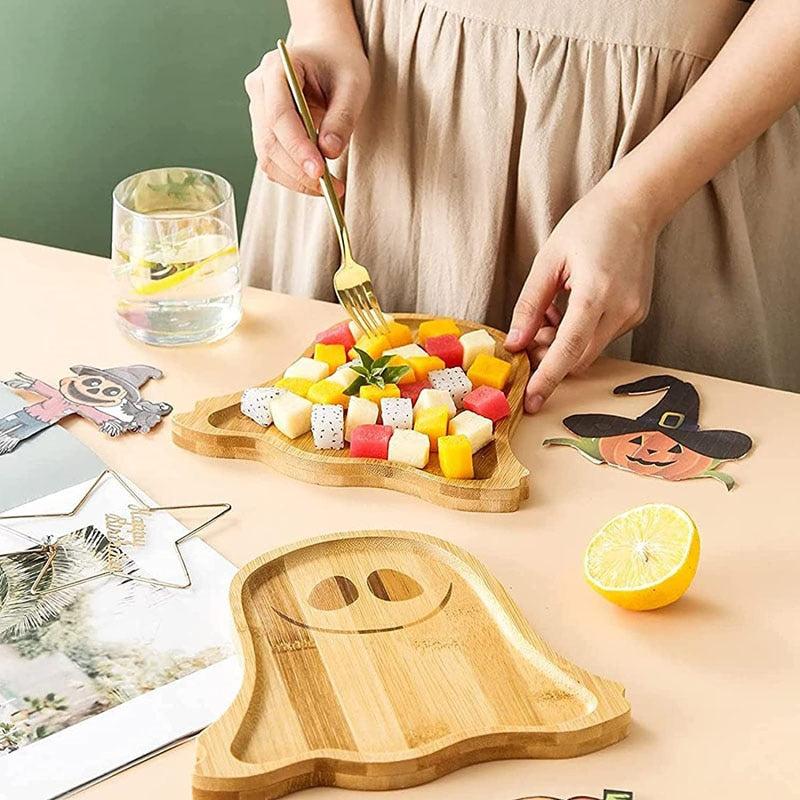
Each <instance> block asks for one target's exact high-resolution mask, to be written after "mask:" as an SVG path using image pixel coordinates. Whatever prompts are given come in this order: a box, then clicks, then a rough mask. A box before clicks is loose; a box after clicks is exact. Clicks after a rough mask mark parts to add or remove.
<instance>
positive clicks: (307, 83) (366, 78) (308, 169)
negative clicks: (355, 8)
mask: <svg viewBox="0 0 800 800" xmlns="http://www.w3.org/2000/svg"><path fill="white" fill-rule="evenodd" d="M289 52H290V54H291V57H292V63H293V64H294V68H295V71H296V72H297V78H298V80H299V82H300V85H301V86H302V87H303V93H304V94H305V96H306V100H307V101H308V106H309V110H310V111H311V116H312V117H313V118H314V124H315V125H316V127H317V130H318V131H319V137H318V139H319V149H317V148H316V147H315V146H314V145H313V144H312V142H311V140H310V139H309V138H308V135H307V134H306V130H305V128H304V127H303V121H302V120H301V119H300V116H299V115H298V113H297V110H296V109H295V107H294V103H293V102H292V96H291V94H290V92H289V86H288V84H287V83H286V78H285V76H284V74H283V67H282V66H281V60H280V56H279V54H278V51H277V50H271V51H270V52H269V53H267V54H266V55H265V56H264V58H262V59H261V63H260V64H259V66H258V67H256V69H255V70H253V71H252V72H251V73H250V74H249V75H248V76H247V77H246V78H245V81H244V85H245V89H246V90H247V94H248V95H249V97H250V119H251V121H252V129H253V146H254V148H255V151H256V156H258V164H259V166H260V167H261V169H262V170H263V171H264V172H265V173H266V174H267V177H268V178H269V179H270V180H272V181H275V183H280V184H281V185H283V186H286V187H288V188H289V189H293V190H294V191H297V192H303V193H304V194H310V195H319V194H320V193H321V192H320V188H319V178H320V177H321V175H322V168H323V161H322V158H323V156H324V157H325V158H337V157H338V156H340V155H341V154H342V152H343V151H344V149H345V147H346V146H347V143H348V141H349V139H350V136H351V135H352V133H353V129H354V128H355V125H356V122H357V120H358V117H359V115H360V114H361V109H362V108H363V107H364V102H365V101H366V99H367V94H368V92H369V84H370V75H369V64H368V62H367V58H366V56H365V55H364V51H363V48H362V47H361V43H360V42H358V44H357V45H355V46H349V47H342V44H341V42H340V41H337V38H336V37H335V36H330V37H327V39H326V40H325V41H322V40H320V39H317V40H314V41H297V40H296V38H295V39H293V40H292V44H291V46H290V48H289ZM333 184H334V187H335V189H336V192H337V194H339V195H341V194H342V193H343V192H344V184H343V183H342V181H340V180H339V179H338V178H334V179H333Z"/></svg>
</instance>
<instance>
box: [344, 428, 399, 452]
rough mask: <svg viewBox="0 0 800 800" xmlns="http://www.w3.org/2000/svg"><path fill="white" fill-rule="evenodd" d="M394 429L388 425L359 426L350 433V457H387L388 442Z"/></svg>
mask: <svg viewBox="0 0 800 800" xmlns="http://www.w3.org/2000/svg"><path fill="white" fill-rule="evenodd" d="M393 433H394V428H390V427H389V426H388V425H359V426H358V427H357V428H353V430H352V431H351V433H350V455H351V456H352V457H353V458H383V459H387V458H388V457H389V440H390V439H391V438H392V434H393Z"/></svg>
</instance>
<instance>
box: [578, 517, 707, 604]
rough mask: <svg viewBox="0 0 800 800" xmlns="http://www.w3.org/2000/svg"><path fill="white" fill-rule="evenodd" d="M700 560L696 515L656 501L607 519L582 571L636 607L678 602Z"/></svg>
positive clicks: (614, 598) (616, 599) (598, 587)
mask: <svg viewBox="0 0 800 800" xmlns="http://www.w3.org/2000/svg"><path fill="white" fill-rule="evenodd" d="M699 560H700V536H699V534H698V532H697V527H696V526H695V524H694V521H693V520H692V518H691V517H690V516H689V515H688V514H687V513H686V512H685V511H682V510H681V509H680V508H676V507H675V506H671V505H666V504H661V503H651V504H648V505H644V506H639V507H638V508H633V509H631V510H630V511H626V512H625V513H624V514H620V515H619V516H617V517H614V518H613V519H612V520H610V521H609V522H607V523H606V524H605V525H603V527H602V528H601V529H600V530H599V531H598V532H597V533H596V534H595V535H594V537H593V538H592V540H591V541H590V542H589V546H588V547H587V548H586V555H585V557H584V562H583V572H584V575H585V576H586V580H587V581H589V584H590V585H591V586H592V588H593V589H594V590H595V591H596V592H598V593H599V594H601V595H603V597H605V598H606V599H607V600H610V601H611V602H612V603H615V604H616V605H618V606H620V607H622V608H627V609H630V610H631V611H650V610H652V609H654V608H662V607H663V606H667V605H669V604H670V603H674V602H675V601H676V600H677V599H678V598H679V597H680V596H681V595H682V594H683V593H684V592H685V591H686V590H687V589H688V588H689V585H690V584H691V582H692V579H693V578H694V576H695V573H696V572H697V564H698V562H699Z"/></svg>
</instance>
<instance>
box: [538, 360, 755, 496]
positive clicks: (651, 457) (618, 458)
mask: <svg viewBox="0 0 800 800" xmlns="http://www.w3.org/2000/svg"><path fill="white" fill-rule="evenodd" d="M665 390H666V392H665V394H664V396H663V397H662V398H661V400H660V401H659V402H658V403H656V405H654V406H653V407H652V408H650V409H648V410H647V411H645V412H644V414H642V415H641V416H639V417H636V419H631V418H629V417H618V416H615V415H613V414H573V415H572V416H570V417H567V418H566V419H565V420H564V426H565V427H566V428H567V429H569V430H570V431H571V432H572V433H574V434H575V435H576V436H577V437H578V438H576V439H571V438H554V439H545V441H544V444H545V445H553V444H555V445H559V444H560V445H567V446H569V447H573V448H575V449H576V450H577V451H578V452H580V453H581V454H582V455H583V456H584V457H586V458H588V459H589V461H591V462H593V463H595V464H609V465H611V466H613V467H617V468H618V469H624V470H626V471H628V472H634V473H636V474H637V475H649V476H652V477H656V478H663V479H664V480H669V481H682V480H688V479H691V478H714V479H716V480H718V481H720V482H721V483H724V484H725V486H726V488H727V489H728V491H730V490H731V489H732V488H733V487H734V485H735V481H734V479H733V477H732V476H731V475H728V474H727V473H725V472H721V471H720V470H718V469H717V467H718V466H719V465H720V464H721V463H722V462H723V461H731V460H734V459H738V458H742V457H743V456H744V455H746V454H747V453H748V452H749V451H750V449H751V448H752V446H753V440H752V439H751V438H750V437H749V436H747V435H746V434H744V433H739V432H738V431H729V430H711V429H702V428H700V426H699V425H698V419H699V416H700V396H699V395H698V394H697V390H696V389H695V387H694V386H693V385H692V384H691V383H687V382H686V381H682V380H680V379H679V378H676V377H674V376H672V375H651V376H649V377H647V378H642V379H641V380H638V381H634V382H633V383H627V384H624V385H622V386H617V387H616V388H615V389H614V394H626V395H640V394H651V393H653V392H660V391H665Z"/></svg>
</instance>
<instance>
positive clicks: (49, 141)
mask: <svg viewBox="0 0 800 800" xmlns="http://www.w3.org/2000/svg"><path fill="white" fill-rule="evenodd" d="M287 25H288V17H287V15H286V11H285V6H284V3H283V2H282V0H227V1H226V0H0V236H10V237H12V238H15V239H27V240H30V241H35V242H42V243H44V244H51V245H55V246H58V247H64V248H68V249H71V250H81V251H85V252H90V253H98V254H101V255H108V252H109V241H110V228H111V191H112V189H113V188H114V185H115V184H116V183H117V181H119V180H120V179H121V178H124V177H125V176H126V175H129V174H131V173H133V172H138V171H139V170H142V169H146V168H148V167H153V166H164V165H177V166H197V167H204V168H206V169H209V170H212V171H213V172H218V173H219V174H221V175H224V176H225V177H226V178H228V180H230V181H231V182H232V183H233V185H234V189H235V192H236V207H237V213H238V217H239V223H240V225H241V221H242V218H243V217H244V210H245V205H246V202H247V193H248V189H249V185H250V178H251V175H252V171H253V167H254V165H255V158H254V156H253V153H252V145H251V141H250V124H249V118H248V115H247V97H246V95H245V92H244V87H243V83H242V81H243V79H244V76H245V74H246V73H247V72H248V71H249V70H250V69H252V68H253V66H255V65H256V64H257V63H258V61H259V59H260V58H261V56H262V54H263V53H264V52H265V51H266V50H268V49H271V48H272V47H274V43H275V39H276V38H277V37H278V36H280V35H283V34H284V33H285V31H286V28H287Z"/></svg>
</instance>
